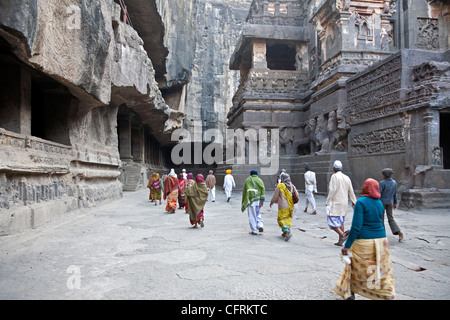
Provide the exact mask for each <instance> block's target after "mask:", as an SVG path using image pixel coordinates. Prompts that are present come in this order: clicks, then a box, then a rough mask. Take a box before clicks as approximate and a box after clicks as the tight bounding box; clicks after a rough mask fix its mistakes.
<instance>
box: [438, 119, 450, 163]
mask: <svg viewBox="0 0 450 320" xmlns="http://www.w3.org/2000/svg"><path fill="white" fill-rule="evenodd" d="M439 130H440V133H439V140H440V141H439V144H440V147H441V150H442V166H443V168H444V169H450V112H441V113H440V115H439Z"/></svg>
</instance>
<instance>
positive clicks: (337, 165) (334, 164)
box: [333, 160, 342, 170]
mask: <svg viewBox="0 0 450 320" xmlns="http://www.w3.org/2000/svg"><path fill="white" fill-rule="evenodd" d="M333 168H335V169H336V170H342V162H340V161H339V160H336V161H335V162H334V163H333Z"/></svg>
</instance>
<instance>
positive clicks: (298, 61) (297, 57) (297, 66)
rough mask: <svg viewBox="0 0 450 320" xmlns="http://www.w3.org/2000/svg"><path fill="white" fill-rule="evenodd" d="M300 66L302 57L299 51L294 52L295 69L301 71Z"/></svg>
mask: <svg viewBox="0 0 450 320" xmlns="http://www.w3.org/2000/svg"><path fill="white" fill-rule="evenodd" d="M302 66H303V58H302V54H301V52H297V53H296V54H295V69H296V70H297V72H302Z"/></svg>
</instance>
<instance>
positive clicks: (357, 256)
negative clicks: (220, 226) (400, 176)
mask: <svg viewBox="0 0 450 320" xmlns="http://www.w3.org/2000/svg"><path fill="white" fill-rule="evenodd" d="M333 171H334V173H333V175H332V176H331V178H330V181H329V186H328V195H327V198H326V210H325V211H326V215H327V224H328V226H329V228H330V229H331V230H333V231H335V232H336V233H337V234H338V241H337V242H336V243H335V245H337V246H341V247H343V248H342V249H341V254H342V256H343V258H344V257H345V258H347V259H345V258H344V259H343V260H344V261H346V263H347V264H346V265H345V268H344V271H343V273H342V275H341V276H340V278H339V280H338V281H337V283H336V285H335V287H334V288H333V289H334V292H335V293H336V294H338V295H340V296H342V297H344V298H345V299H354V298H355V293H357V294H360V295H362V296H365V297H367V298H370V299H394V298H395V285H394V276H393V271H392V262H391V258H390V251H389V242H388V240H387V237H386V229H385V225H384V216H385V214H386V215H387V217H388V223H389V226H390V229H391V231H392V233H393V234H394V235H398V237H399V241H401V240H403V233H402V232H401V230H400V228H399V226H398V224H397V223H396V221H395V219H394V217H393V209H396V207H397V184H396V182H395V180H394V179H392V175H393V173H394V172H393V170H392V169H391V168H386V169H384V170H382V173H381V174H382V181H381V182H378V181H377V180H375V179H372V178H369V179H367V180H366V181H365V182H364V185H363V188H362V196H361V197H360V198H359V199H358V200H357V199H356V196H355V193H354V190H353V187H352V183H351V180H350V178H349V177H348V176H347V175H345V174H344V173H343V172H342V163H341V162H340V161H339V160H336V161H335V162H334V163H333ZM226 173H227V174H226V176H225V178H224V185H223V187H224V190H225V193H226V198H227V202H229V201H230V199H231V192H232V189H233V188H235V187H236V184H235V181H234V178H233V176H232V175H231V170H227V171H226ZM185 174H186V173H185V170H183V173H181V174H180V176H179V178H177V176H176V174H175V172H174V170H173V169H172V170H171V172H170V173H169V174H168V175H167V177H163V179H159V175H158V174H156V173H154V175H152V178H151V179H150V181H149V184H148V187H149V188H150V200H152V201H154V202H155V205H156V201H157V200H158V199H159V202H160V204H161V194H162V195H163V196H164V199H166V198H167V199H168V201H167V205H166V211H168V212H175V209H176V208H177V200H178V204H179V206H180V208H183V207H184V208H185V210H186V212H187V213H189V219H190V223H191V224H192V225H193V226H194V227H197V225H198V224H200V225H201V226H202V227H203V226H204V212H203V210H204V206H205V204H206V201H208V200H211V201H212V202H215V184H216V178H215V176H214V175H213V172H212V171H210V172H209V175H208V176H207V178H206V181H204V178H203V176H202V175H201V174H199V175H197V176H196V179H195V180H194V179H193V175H192V173H190V174H186V176H184V175H185ZM304 180H305V200H306V203H305V209H304V212H305V213H307V212H308V207H310V206H311V209H312V213H311V214H312V215H316V214H317V207H316V201H315V195H316V193H317V179H316V174H315V172H314V171H312V170H311V167H310V165H308V164H307V165H306V166H305V173H304ZM205 182H206V183H205ZM161 190H163V192H161ZM265 197H266V189H265V185H264V182H263V180H262V179H261V178H260V177H259V176H258V171H257V170H255V169H253V170H251V171H250V175H249V177H248V178H247V179H246V180H245V182H244V186H243V190H242V200H241V211H242V212H244V211H245V210H247V213H248V219H249V225H250V234H251V235H258V234H259V233H261V232H263V231H264V221H263V219H262V215H261V207H263V205H264V202H265ZM349 199H350V201H351V204H352V207H353V218H352V225H351V228H350V230H345V228H344V223H345V219H346V216H347V213H348V200H349ZM298 202H299V193H298V190H297V188H296V187H295V185H294V184H293V183H292V181H291V178H290V176H289V174H288V173H287V172H286V170H284V169H283V170H281V171H280V174H279V175H278V176H277V181H276V186H275V189H274V192H273V196H272V198H271V200H270V207H272V206H273V205H274V204H277V206H278V217H277V222H278V226H279V227H280V229H281V232H282V233H281V236H282V237H283V238H284V240H285V241H289V240H290V239H291V237H292V230H291V227H292V218H293V214H294V207H295V204H296V203H298ZM349 257H350V259H348V258H349Z"/></svg>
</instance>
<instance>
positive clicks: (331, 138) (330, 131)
mask: <svg viewBox="0 0 450 320" xmlns="http://www.w3.org/2000/svg"><path fill="white" fill-rule="evenodd" d="M336 131H337V120H336V112H335V111H331V112H330V113H329V114H328V123H327V138H326V139H327V140H328V142H327V145H328V146H327V149H325V150H330V151H331V150H333V149H334V145H335V143H336V142H335V135H334V134H335V133H336ZM322 149H324V148H322Z"/></svg>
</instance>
